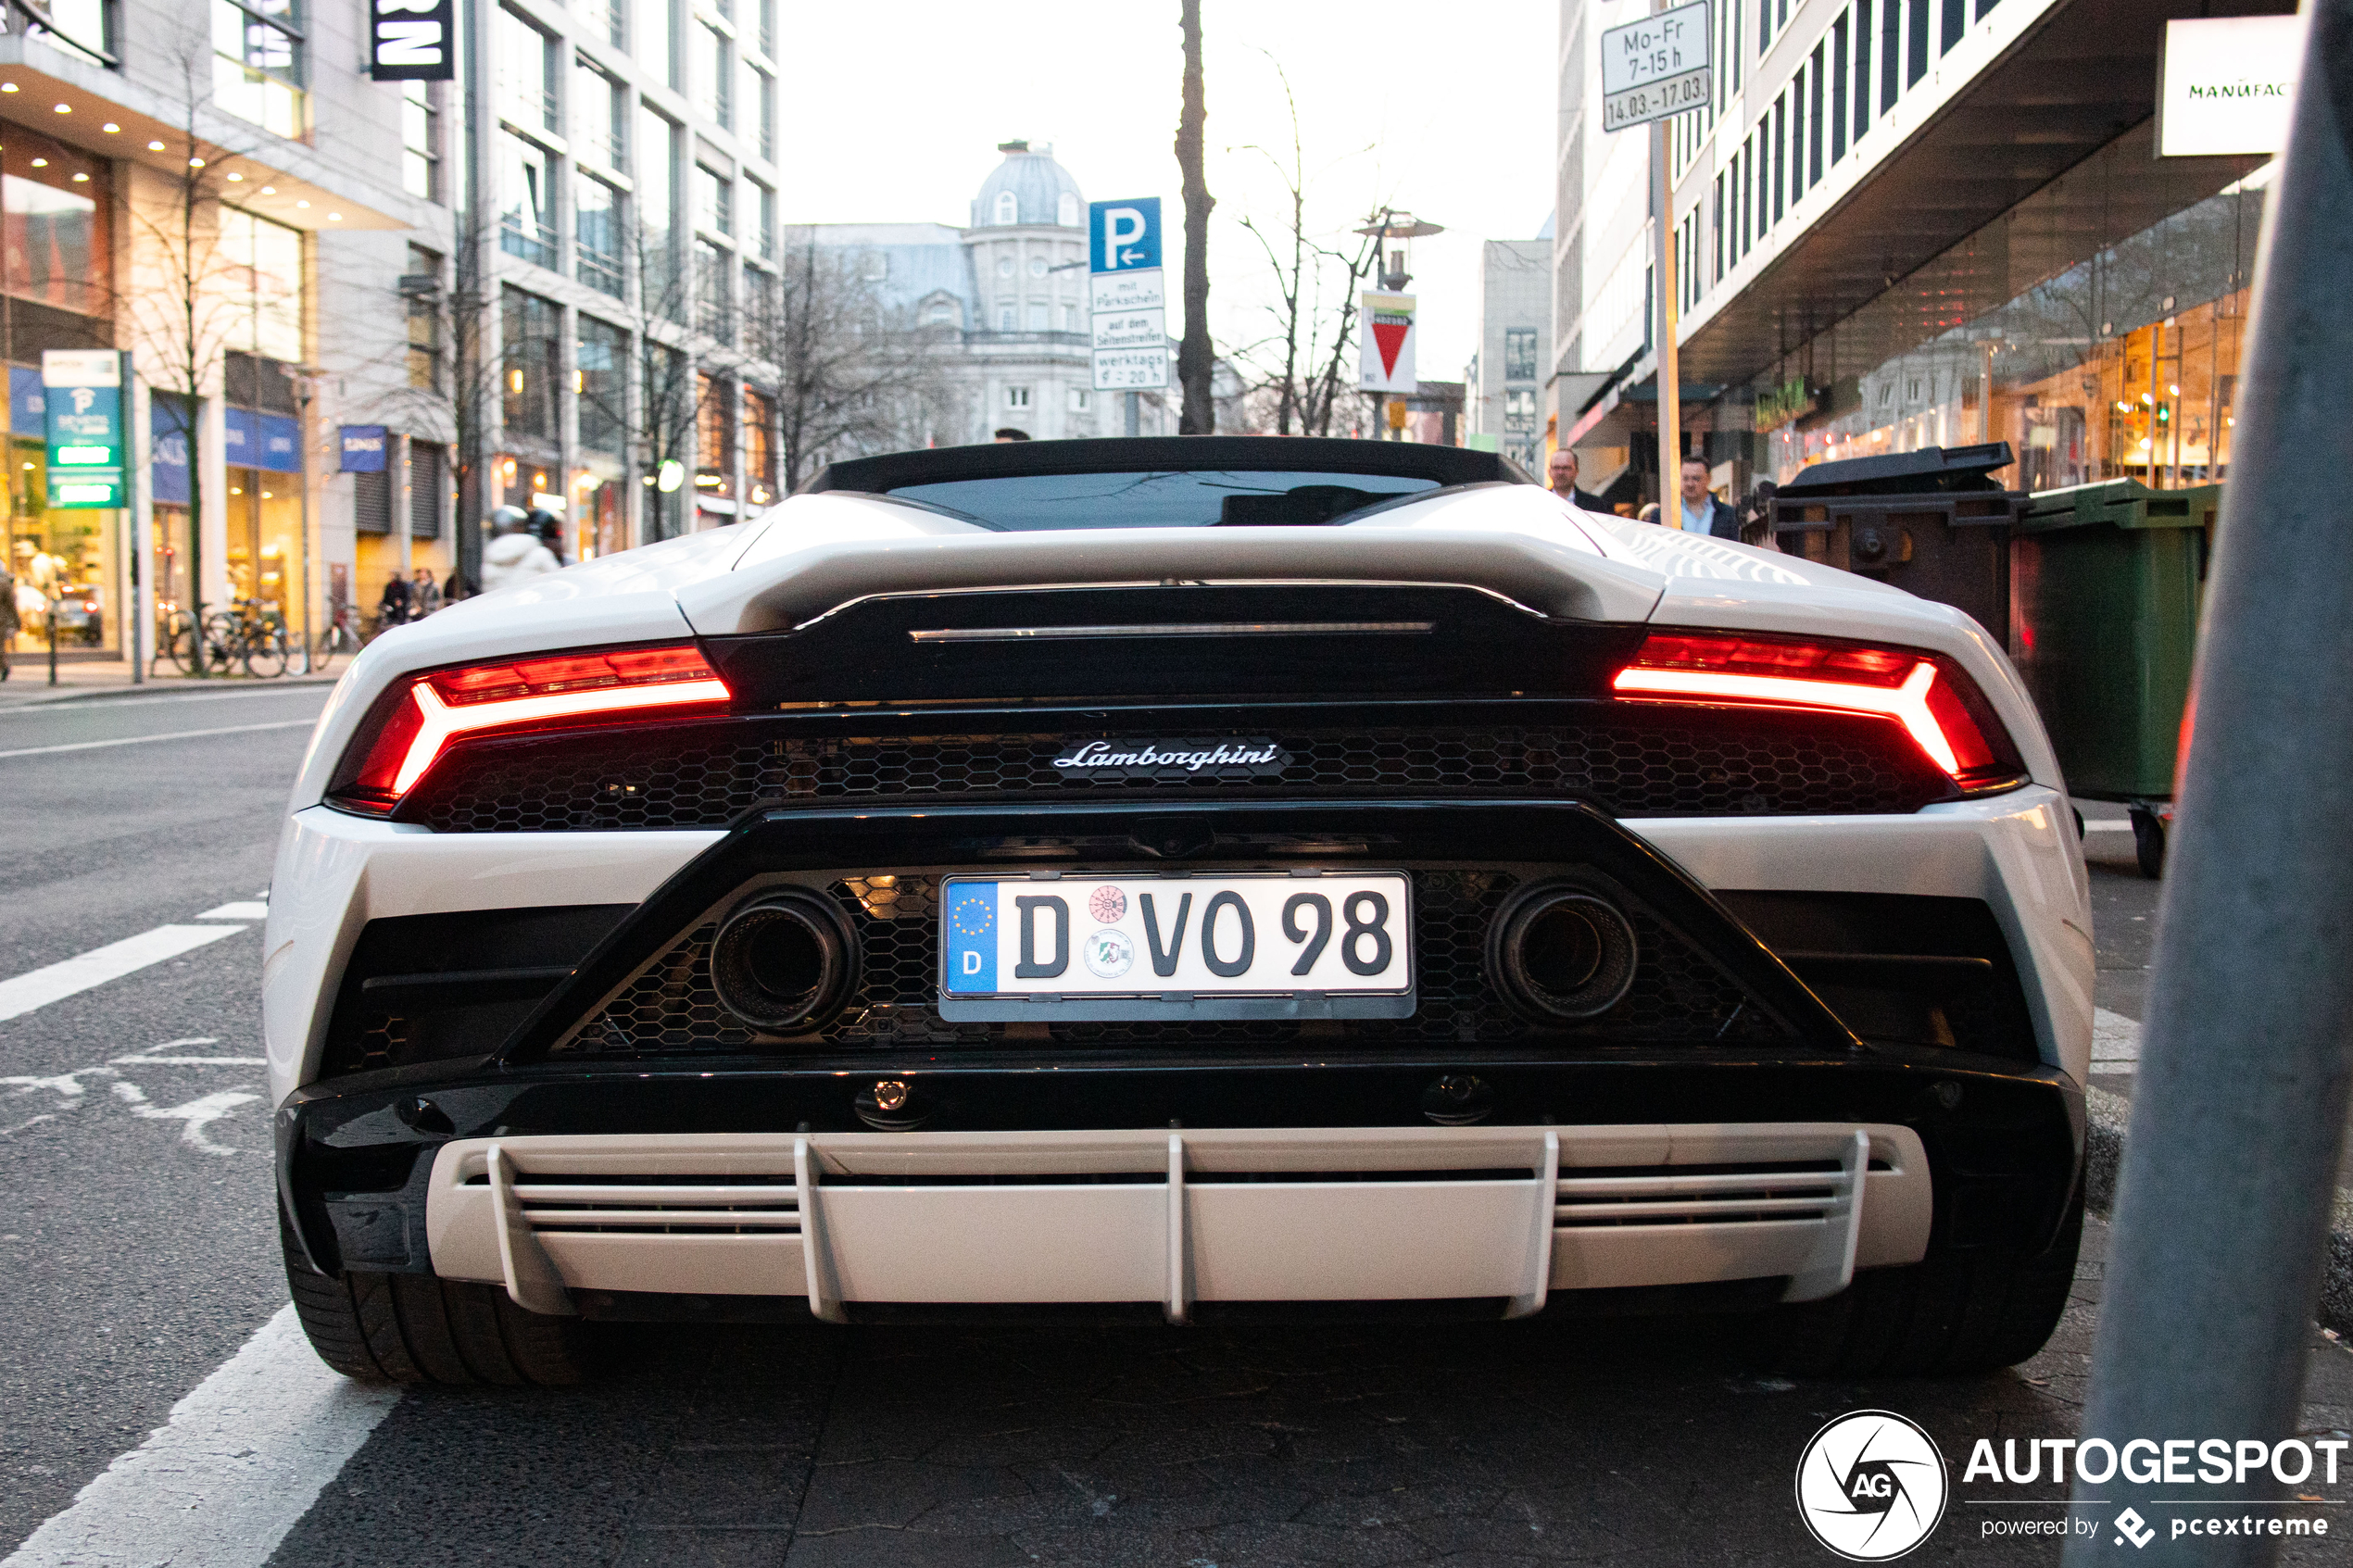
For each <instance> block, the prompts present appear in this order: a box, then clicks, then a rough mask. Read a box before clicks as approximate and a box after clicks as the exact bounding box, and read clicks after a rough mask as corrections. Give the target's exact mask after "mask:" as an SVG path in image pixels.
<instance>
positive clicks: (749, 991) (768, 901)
mask: <svg viewBox="0 0 2353 1568" xmlns="http://www.w3.org/2000/svg"><path fill="white" fill-rule="evenodd" d="M857 985H858V941H857V935H856V933H854V932H852V931H851V930H850V928H849V918H848V917H847V916H845V915H844V914H843V913H842V912H841V910H840V909H838V908H837V907H836V906H835V904H834V903H833V901H832V900H830V899H828V898H824V897H819V896H818V895H817V894H814V893H811V892H809V891H807V890H805V889H802V888H788V889H786V890H784V891H782V892H776V893H764V894H762V895H761V896H760V897H757V898H754V899H753V900H751V901H750V902H749V903H748V904H745V905H744V906H742V907H741V908H739V909H736V911H735V912H734V913H733V914H730V915H729V916H728V917H727V919H726V920H725V922H723V923H722V924H721V926H720V927H719V935H718V937H717V938H716V939H715V940H714V941H713V942H712V943H711V988H712V989H713V990H715V991H716V992H718V994H719V1004H720V1006H722V1007H724V1008H725V1009H726V1010H728V1011H729V1012H731V1013H733V1014H735V1015H736V1017H737V1018H739V1019H741V1020H742V1021H743V1022H746V1023H749V1024H750V1025H751V1026H752V1027H753V1028H754V1029H758V1030H760V1031H761V1032H763V1033H765V1034H771V1035H786V1034H806V1033H807V1032H808V1031H810V1030H812V1029H814V1028H817V1027H819V1026H820V1025H822V1024H824V1023H825V1022H830V1021H831V1019H832V1018H833V1016H834V1015H835V1014H836V1013H837V1012H839V1011H840V1010H841V1009H842V1006H843V1004H845V1003H846V1002H848V1001H849V997H850V993H851V992H852V991H853V990H855V989H856V988H857Z"/></svg>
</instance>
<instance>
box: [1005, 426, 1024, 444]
mask: <svg viewBox="0 0 2353 1568" xmlns="http://www.w3.org/2000/svg"><path fill="white" fill-rule="evenodd" d="M1028 439H1029V432H1027V431H1026V430H1016V429H1015V428H1014V427H1013V426H1012V425H1007V426H1006V427H1005V428H1004V429H1002V430H1000V431H999V432H998V433H997V440H998V441H999V442H1000V443H1002V442H1007V441H1026V440H1028Z"/></svg>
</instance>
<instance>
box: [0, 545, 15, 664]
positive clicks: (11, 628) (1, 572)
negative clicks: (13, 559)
mask: <svg viewBox="0 0 2353 1568" xmlns="http://www.w3.org/2000/svg"><path fill="white" fill-rule="evenodd" d="M17 626H18V621H17V574H16V573H15V572H13V571H9V570H8V564H7V562H6V561H0V681H5V680H6V679H7V678H8V655H9V654H10V653H12V652H13V651H15V649H16V646H17Z"/></svg>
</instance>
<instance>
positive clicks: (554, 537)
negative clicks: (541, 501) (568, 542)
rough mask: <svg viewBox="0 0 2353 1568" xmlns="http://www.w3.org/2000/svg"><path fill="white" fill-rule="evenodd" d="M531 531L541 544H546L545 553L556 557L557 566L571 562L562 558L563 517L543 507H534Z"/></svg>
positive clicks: (567, 564)
mask: <svg viewBox="0 0 2353 1568" xmlns="http://www.w3.org/2000/svg"><path fill="white" fill-rule="evenodd" d="M531 532H532V533H533V534H535V536H536V537H537V538H538V540H539V542H540V543H541V544H542V545H545V546H547V553H548V554H549V555H551V556H553V557H555V558H556V564H557V565H558V566H569V565H570V564H571V562H569V561H567V560H566V559H565V558H564V520H563V519H561V518H560V517H558V516H557V515H556V514H555V513H553V512H551V511H549V510H548V509H547V508H545V507H535V508H532V511H531Z"/></svg>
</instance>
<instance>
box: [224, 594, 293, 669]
mask: <svg viewBox="0 0 2353 1568" xmlns="http://www.w3.org/2000/svg"><path fill="white" fill-rule="evenodd" d="M288 652H289V650H288V647H287V645H286V618H285V616H284V614H283V612H281V611H280V610H279V609H278V608H277V607H276V606H275V605H269V604H264V603H262V602H261V601H260V600H258V599H233V600H231V601H230V607H229V608H227V609H225V610H220V611H217V612H215V613H214V614H213V615H212V616H211V617H210V618H208V620H207V621H206V622H205V653H206V655H207V662H208V666H209V667H210V668H211V669H212V671H214V672H215V673H218V674H222V675H226V674H227V673H228V672H229V667H230V665H231V664H232V663H235V664H238V665H241V666H242V667H243V668H244V670H245V673H246V674H248V675H251V676H253V677H255V678H256V679H258V680H264V681H271V680H275V679H277V678H278V677H279V676H281V675H283V674H284V673H285V672H286V660H287V656H288Z"/></svg>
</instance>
